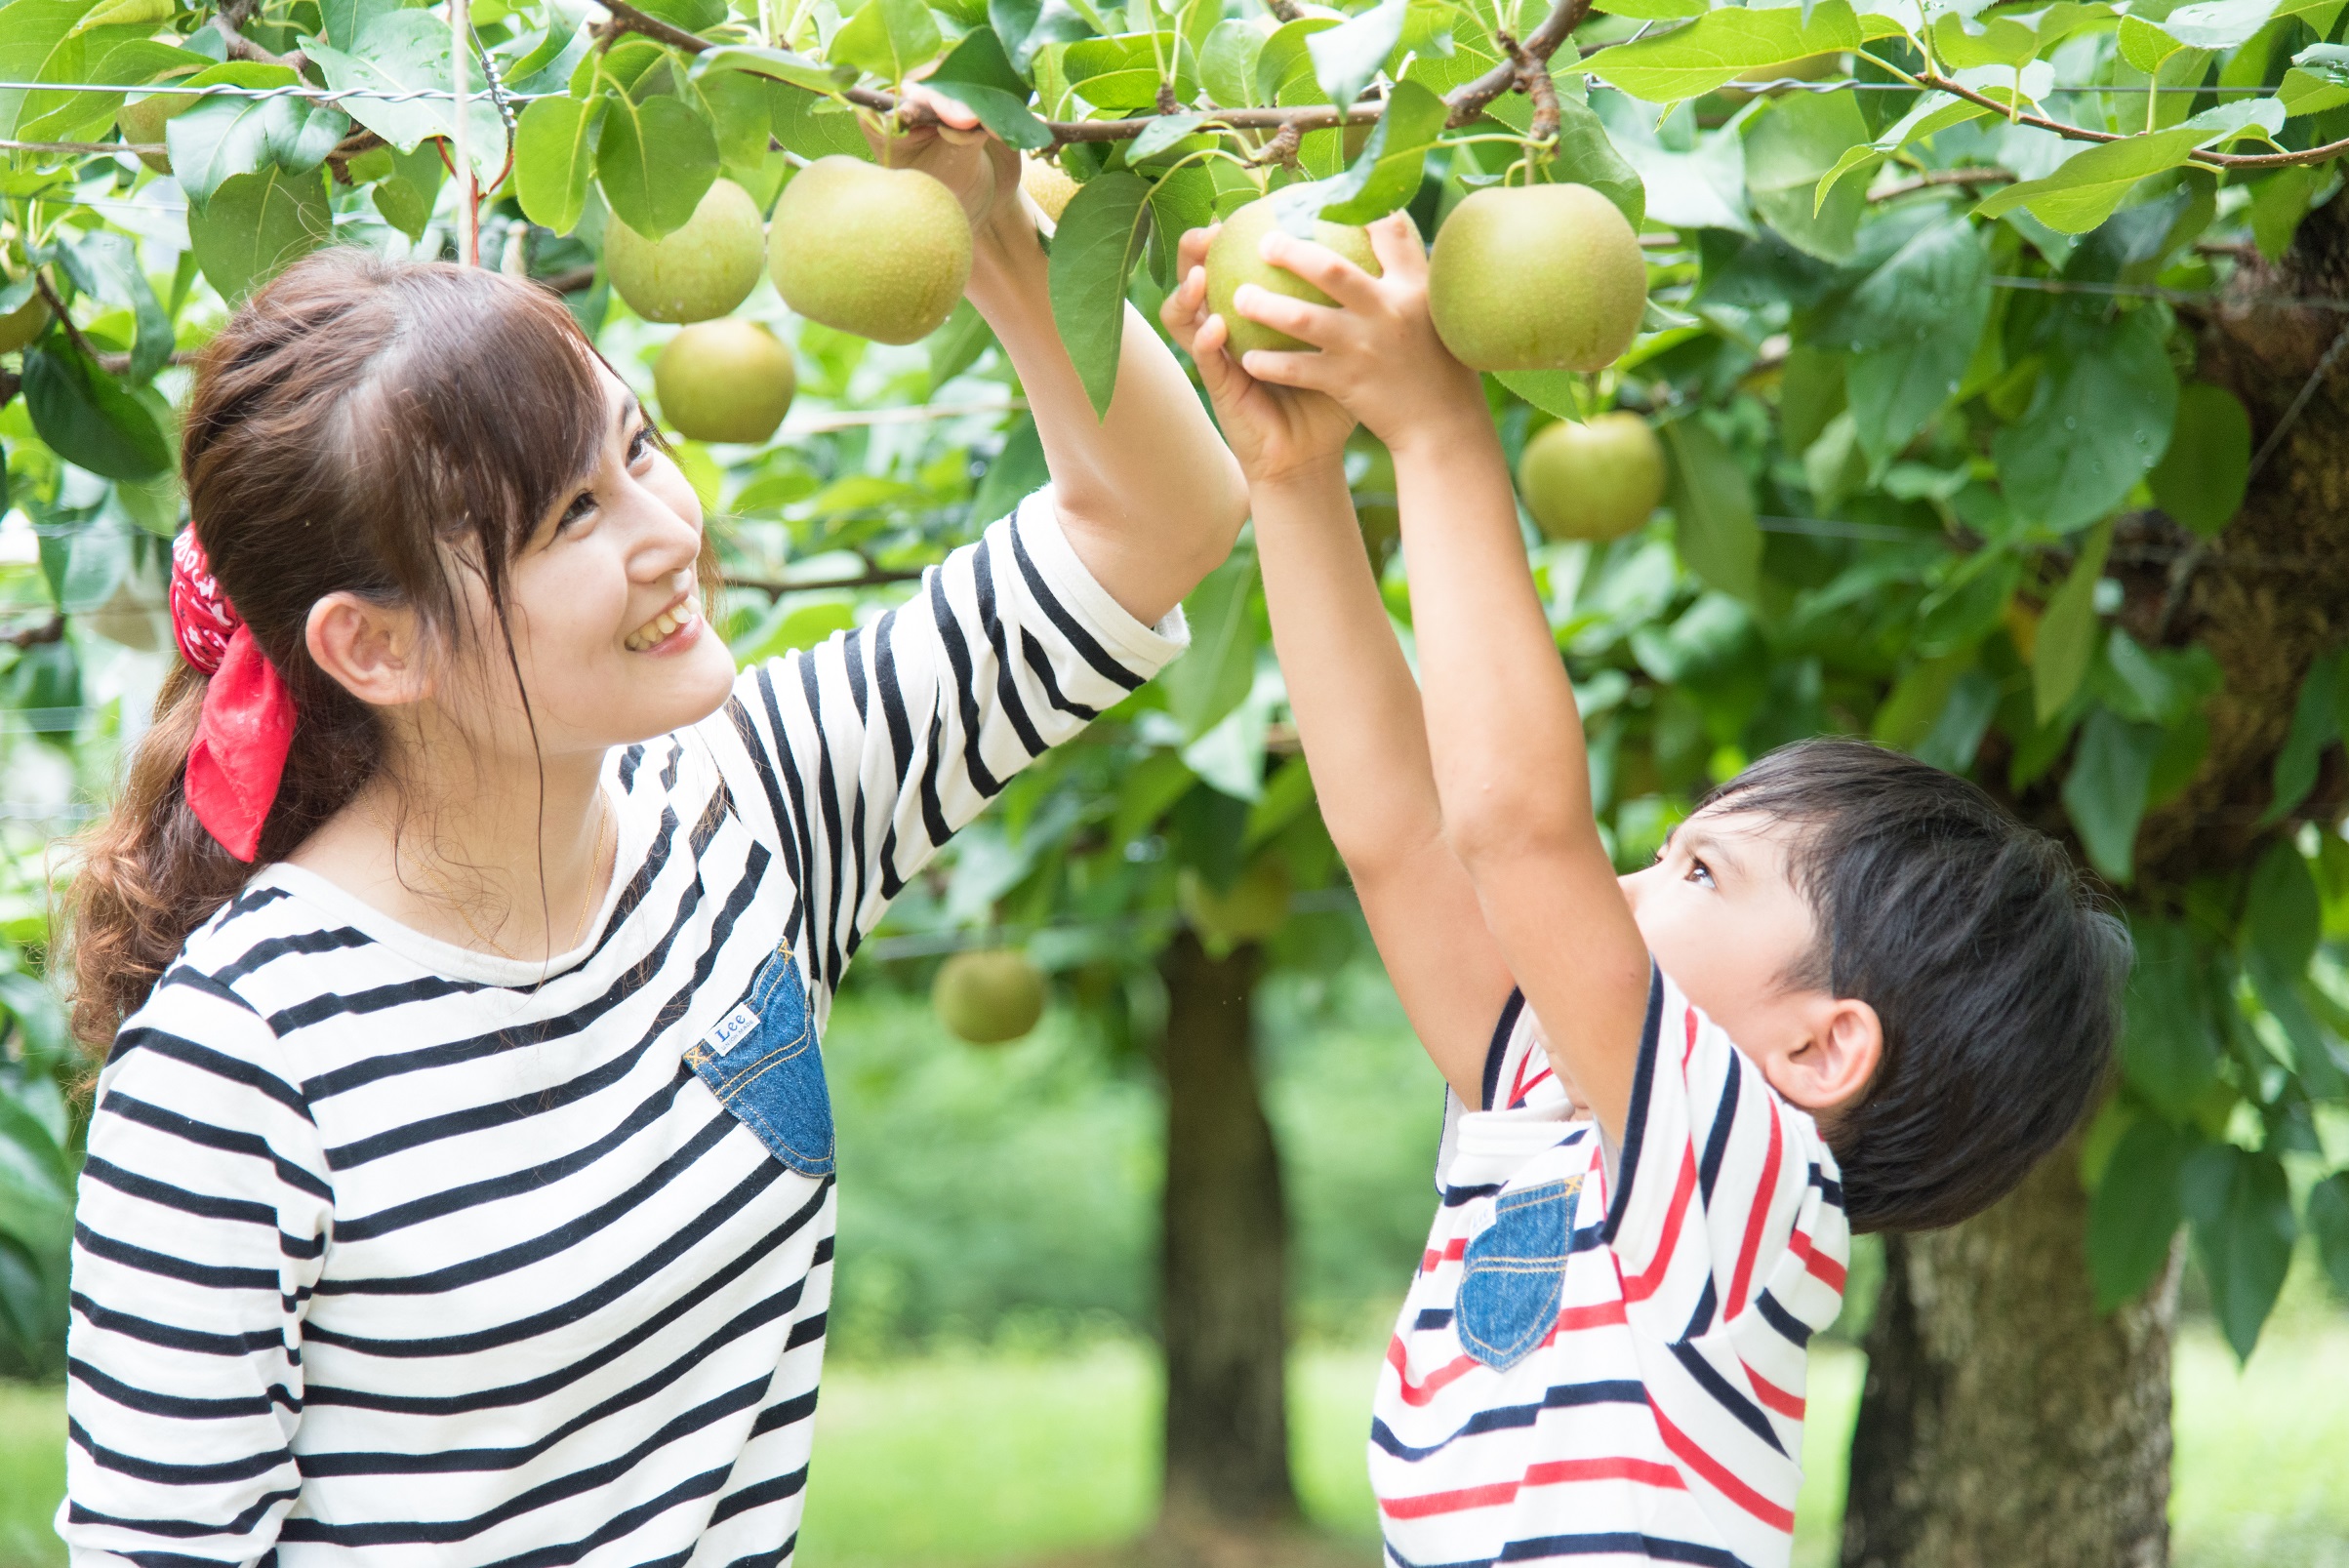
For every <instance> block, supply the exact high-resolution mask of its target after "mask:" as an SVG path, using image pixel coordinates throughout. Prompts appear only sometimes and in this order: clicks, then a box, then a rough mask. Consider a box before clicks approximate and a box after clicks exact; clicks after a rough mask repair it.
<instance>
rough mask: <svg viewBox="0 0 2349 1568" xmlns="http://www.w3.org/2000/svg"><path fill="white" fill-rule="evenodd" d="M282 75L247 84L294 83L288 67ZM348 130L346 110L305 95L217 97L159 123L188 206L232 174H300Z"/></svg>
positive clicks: (199, 203)
mask: <svg viewBox="0 0 2349 1568" xmlns="http://www.w3.org/2000/svg"><path fill="white" fill-rule="evenodd" d="M212 74H214V73H213V72H210V71H207V72H205V73H204V74H203V75H202V76H196V77H191V78H190V79H189V85H190V86H199V85H203V84H204V79H205V77H206V76H210V75H212ZM282 74H283V76H284V80H283V81H282V82H267V83H260V82H257V83H252V84H250V85H253V86H272V87H274V86H291V85H293V84H294V82H295V80H296V78H295V77H294V74H293V72H291V71H286V72H283V73H282ZM349 131H350V120H349V118H348V117H347V116H346V115H344V114H343V113H342V112H341V111H340V110H337V109H331V108H328V107H326V106H325V105H323V104H319V103H313V102H310V101H307V100H304V99H298V98H271V99H233V98H217V99H209V100H207V101H204V102H201V103H198V104H197V105H196V106H195V107H194V108H191V109H188V110H186V111H185V112H184V113H181V114H176V115H174V116H172V118H171V119H170V120H169V121H167V122H166V123H165V125H164V127H163V140H164V143H165V144H166V145H167V146H169V147H170V148H171V161H172V174H173V176H174V178H176V179H177V180H178V181H180V188H181V189H182V190H183V191H185V192H186V193H187V204H188V206H189V208H190V209H201V208H202V207H203V206H204V204H205V203H206V202H208V201H210V200H211V199H212V195H213V192H214V191H216V190H218V189H219V188H220V186H221V184H222V182H223V181H226V180H227V179H229V178H230V177H231V176H233V175H249V174H254V173H257V172H259V171H261V170H264V169H266V170H278V171H282V172H283V173H285V174H289V175H299V174H306V173H307V172H309V171H310V170H312V169H315V168H317V167H318V166H319V165H320V164H322V163H324V162H325V161H326V155H327V154H328V153H330V152H332V151H334V150H335V144H336V143H337V142H339V141H342V140H343V138H344V136H345V135H347V134H348V133H349Z"/></svg>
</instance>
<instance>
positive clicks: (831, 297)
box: [767, 156, 971, 343]
mask: <svg viewBox="0 0 2349 1568" xmlns="http://www.w3.org/2000/svg"><path fill="white" fill-rule="evenodd" d="M767 268H768V270H769V271H770V272H772V273H773V274H774V277H775V288H776V291H777V292H778V293H780V294H781V295H782V296H783V302H784V303H785V304H788V305H790V307H791V308H792V309H793V310H796V311H798V312H799V313H800V314H801V315H803V316H805V317H807V318H808V319H809V320H810V321H821V322H822V323H824V325H826V326H828V327H837V328H838V329H839V330H840V331H842V332H853V333H855V334H856V335H857V336H858V337H860V338H870V339H871V340H872V341H873V342H883V343H910V342H916V341H918V340H920V339H923V338H926V337H928V336H929V335H930V334H931V333H933V332H935V331H937V330H938V328H939V327H940V326H942V325H943V324H944V323H945V321H946V318H947V317H948V316H950V315H952V314H953V312H954V305H955V304H956V302H959V301H960V300H961V298H962V290H963V286H964V285H965V284H967V283H969V282H970V276H971V225H970V220H969V219H968V218H967V217H965V216H964V214H963V211H962V203H961V202H959V201H957V200H956V199H955V197H954V193H953V192H952V191H951V190H949V189H948V188H947V187H946V186H945V185H944V184H942V183H941V182H940V181H937V180H935V179H933V178H931V177H930V176H928V175H925V174H923V173H922V172H921V171H920V170H918V169H883V168H881V167H880V166H879V165H877V164H871V163H865V162H862V161H860V160H858V159H856V158H848V157H839V156H834V157H830V158H818V159H817V160H816V161H815V162H814V163H811V164H809V165H808V166H807V167H806V168H804V169H802V170H800V171H799V173H798V174H796V175H794V176H793V177H792V179H791V182H790V184H788V185H786V186H784V187H783V195H782V196H781V197H779V198H778V199H777V200H776V203H775V221H774V225H773V228H772V229H771V230H770V232H769V235H768V240H767Z"/></svg>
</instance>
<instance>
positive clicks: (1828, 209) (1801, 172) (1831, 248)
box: [1746, 93, 1868, 261]
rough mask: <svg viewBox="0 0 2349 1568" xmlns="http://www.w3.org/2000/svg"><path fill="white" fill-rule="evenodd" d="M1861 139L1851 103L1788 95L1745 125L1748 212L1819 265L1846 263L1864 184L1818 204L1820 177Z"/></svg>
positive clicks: (1864, 202)
mask: <svg viewBox="0 0 2349 1568" xmlns="http://www.w3.org/2000/svg"><path fill="white" fill-rule="evenodd" d="M1866 141H1868V122H1867V121H1866V120H1865V119H1863V118H1862V117H1861V115H1860V109H1859V104H1858V102H1857V101H1856V100H1855V99H1854V98H1852V97H1851V96H1848V95H1845V94H1842V93H1834V94H1829V93H1796V94H1792V95H1790V96H1789V97H1787V98H1784V99H1781V100H1779V101H1777V102H1775V103H1772V104H1770V105H1769V106H1768V107H1767V108H1765V109H1763V110H1762V111H1761V112H1760V113H1758V114H1756V115H1755V116H1754V118H1753V119H1751V120H1749V121H1748V122H1747V130H1746V192H1747V194H1748V195H1749V196H1751V197H1752V198H1753V202H1754V210H1755V211H1756V212H1758V213H1760V214H1761V215H1762V219H1763V221H1766V222H1767V223H1768V224H1769V225H1770V226H1771V227H1772V228H1774V229H1776V230H1777V231H1778V232H1779V234H1780V235H1781V236H1783V237H1784V238H1785V240H1786V242H1787V243H1788V244H1790V245H1792V246H1794V247H1795V249H1797V250H1799V251H1802V252H1803V253H1805V254H1806V255H1810V256H1815V257H1818V258H1819V259H1820V260H1822V261H1849V260H1850V259H1851V253H1852V249H1853V236H1854V235H1856V234H1857V233H1858V231H1859V223H1860V215H1861V214H1862V213H1863V212H1865V211H1866V210H1867V206H1868V193H1867V190H1866V188H1865V187H1864V186H1860V185H1845V186H1843V187H1842V189H1841V191H1840V192H1838V193H1837V194H1835V195H1834V196H1833V197H1831V198H1830V199H1828V200H1826V201H1824V202H1822V201H1820V200H1819V199H1818V194H1819V185H1820V182H1821V181H1822V179H1823V178H1824V177H1825V176H1826V175H1828V174H1829V173H1831V172H1833V170H1834V169H1835V166H1836V164H1837V162H1838V161H1839V160H1840V159H1842V158H1843V156H1844V154H1845V153H1846V152H1847V151H1848V150H1849V149H1850V148H1851V147H1852V144H1853V143H1855V142H1858V143H1862V144H1864V143H1866Z"/></svg>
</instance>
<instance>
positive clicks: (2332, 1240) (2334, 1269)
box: [2308, 1171, 2349, 1296]
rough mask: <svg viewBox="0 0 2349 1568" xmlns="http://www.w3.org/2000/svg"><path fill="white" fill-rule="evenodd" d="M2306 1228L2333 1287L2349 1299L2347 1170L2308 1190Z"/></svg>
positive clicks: (2336, 1173) (2348, 1192) (2348, 1188)
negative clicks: (2314, 1238) (2312, 1235)
mask: <svg viewBox="0 0 2349 1568" xmlns="http://www.w3.org/2000/svg"><path fill="white" fill-rule="evenodd" d="M2308 1228H2309V1230H2310V1232H2311V1233H2313V1234H2314V1235H2315V1236H2316V1238H2317V1256H2318V1258H2320V1259H2321V1260H2322V1261H2323V1262H2324V1265H2325V1272H2327V1273H2328V1274H2330V1275H2331V1276H2332V1288H2333V1289H2334V1290H2336V1291H2338V1292H2339V1293H2340V1294H2341V1295H2343V1296H2349V1171H2335V1172H2333V1173H2332V1174H2331V1175H2330V1176H2328V1177H2326V1178H2325V1179H2324V1180H2323V1181H2321V1182H2319V1183H2317V1184H2316V1185H2315V1186H2312V1187H2310V1188H2309V1189H2308Z"/></svg>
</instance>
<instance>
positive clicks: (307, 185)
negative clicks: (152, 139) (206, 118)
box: [173, 116, 335, 304]
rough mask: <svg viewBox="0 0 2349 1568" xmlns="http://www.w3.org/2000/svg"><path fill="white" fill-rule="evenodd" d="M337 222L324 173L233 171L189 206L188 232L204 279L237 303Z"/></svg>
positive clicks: (310, 248) (313, 247)
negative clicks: (200, 204)
mask: <svg viewBox="0 0 2349 1568" xmlns="http://www.w3.org/2000/svg"><path fill="white" fill-rule="evenodd" d="M182 118H184V116H182ZM173 123H174V124H177V123H178V121H174V122H173ZM334 222H335V215H334V209H333V208H332V207H331V206H329V205H328V203H327V199H326V181H324V180H323V179H321V178H320V177H319V176H317V175H315V174H307V175H289V174H285V173H283V172H282V171H279V170H276V169H267V170H263V172H261V173H260V174H251V175H235V176H232V177H231V178H229V179H228V180H226V181H223V183H222V185H221V188H220V189H218V190H216V191H214V192H213V193H212V200H211V201H210V202H208V203H206V204H205V206H204V209H203V210H202V211H201V212H197V211H194V210H190V211H189V213H188V215H187V238H188V244H189V247H190V248H191V249H192V250H193V251H194V253H195V258H196V265H197V266H199V267H201V268H202V269H203V272H204V277H205V281H207V282H209V283H210V284H211V285H212V286H213V288H215V289H217V290H218V291H220V296H221V298H222V299H223V300H226V301H228V302H230V303H232V304H233V303H235V302H238V301H241V300H242V299H244V297H245V296H246V295H247V294H248V293H249V292H251V291H252V290H253V289H255V288H258V287H259V286H260V285H262V284H263V283H266V282H267V281H268V280H269V279H271V278H273V277H275V276H276V275H277V274H278V272H279V270H281V269H282V268H284V267H286V266H287V265H289V264H291V263H292V262H294V261H298V260H300V259H301V258H303V257H304V256H307V255H308V254H309V253H310V252H311V251H314V250H316V249H317V248H318V247H319V246H321V245H323V244H325V243H326V242H327V240H328V239H330V238H332V237H333V234H334Z"/></svg>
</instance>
